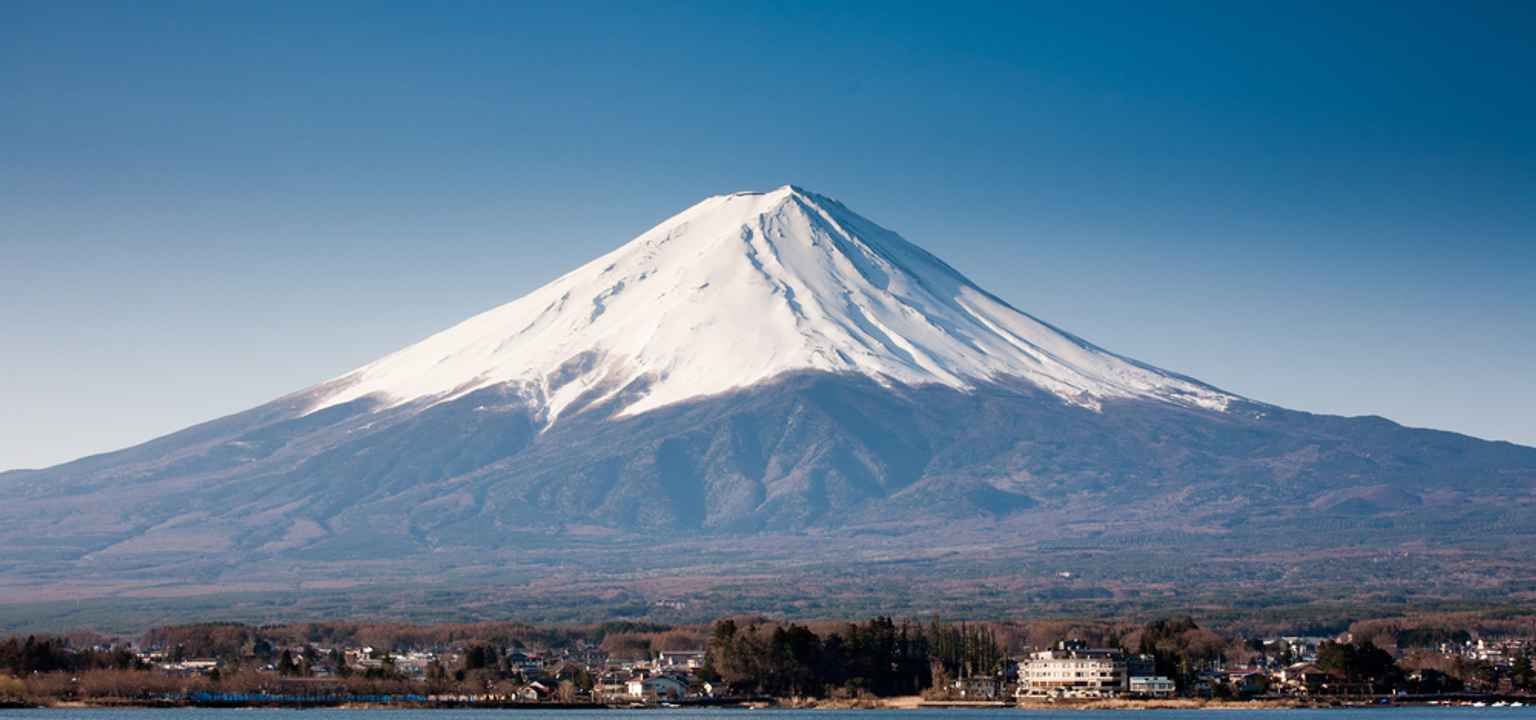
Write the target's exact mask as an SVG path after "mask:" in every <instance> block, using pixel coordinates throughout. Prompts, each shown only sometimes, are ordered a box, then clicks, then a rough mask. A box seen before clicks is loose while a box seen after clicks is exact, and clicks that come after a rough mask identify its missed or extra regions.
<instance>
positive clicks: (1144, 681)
mask: <svg viewBox="0 0 1536 720" xmlns="http://www.w3.org/2000/svg"><path fill="white" fill-rule="evenodd" d="M1128 684H1129V687H1130V694H1131V697H1138V698H1167V697H1173V696H1174V693H1176V692H1178V687H1177V686H1176V685H1174V682H1173V681H1172V680H1170V679H1168V678H1166V677H1163V676H1162V675H1132V676H1131V677H1130V680H1129V682H1128Z"/></svg>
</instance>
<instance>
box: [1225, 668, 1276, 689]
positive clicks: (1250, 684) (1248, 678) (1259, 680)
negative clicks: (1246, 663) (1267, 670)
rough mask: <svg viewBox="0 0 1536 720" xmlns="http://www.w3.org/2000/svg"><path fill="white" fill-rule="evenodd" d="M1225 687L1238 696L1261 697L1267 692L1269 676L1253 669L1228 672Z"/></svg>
mask: <svg viewBox="0 0 1536 720" xmlns="http://www.w3.org/2000/svg"><path fill="white" fill-rule="evenodd" d="M1227 687H1229V688H1231V689H1232V692H1233V693H1236V694H1238V695H1263V694H1264V693H1266V692H1269V676H1268V675H1265V674H1264V673H1263V671H1260V670H1258V669H1255V668H1238V669H1234V670H1228V671H1227Z"/></svg>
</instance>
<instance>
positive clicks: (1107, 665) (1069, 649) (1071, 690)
mask: <svg viewBox="0 0 1536 720" xmlns="http://www.w3.org/2000/svg"><path fill="white" fill-rule="evenodd" d="M1126 678H1127V676H1126V667H1125V655H1124V654H1123V653H1121V652H1120V651H1119V650H1112V649H1103V648H1089V647H1087V646H1085V645H1084V644H1083V643H1081V642H1078V641H1075V640H1068V641H1062V642H1059V643H1056V647H1054V648H1051V649H1050V650H1041V651H1039V652H1036V653H1033V654H1031V655H1030V656H1029V657H1028V658H1025V659H1024V660H1021V661H1019V690H1018V696H1019V697H1036V698H1039V697H1063V698H1103V697H1117V696H1119V695H1122V694H1124V693H1125V692H1126V689H1127V679H1126Z"/></svg>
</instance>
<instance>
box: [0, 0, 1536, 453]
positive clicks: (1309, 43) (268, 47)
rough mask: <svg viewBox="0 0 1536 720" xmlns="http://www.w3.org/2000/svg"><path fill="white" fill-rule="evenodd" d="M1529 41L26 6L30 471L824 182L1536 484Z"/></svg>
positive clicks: (190, 5)
mask: <svg viewBox="0 0 1536 720" xmlns="http://www.w3.org/2000/svg"><path fill="white" fill-rule="evenodd" d="M1532 37H1536V4H1530V3H1486V4H1480V3H1468V4H1458V5H1457V6H1456V7H1454V8H1452V7H1449V6H1444V4H1439V5H1437V4H1430V3H1411V2H1392V3H1381V4H1373V3H1367V2H1357V3H1315V4H1314V3H1306V2H1294V3H1251V4H1250V3H1217V4H1211V3H1188V4H1184V3H1144V2H1134V3H1107V4H1098V3H1010V4H1001V3H984V4H977V5H968V4H965V3H955V2H948V3H933V4H905V3H893V2H880V3H867V4H858V3H835V4H832V3H827V4H825V5H823V4H811V3H795V2H789V3H720V2H710V3H650V2H647V3H617V2H614V3H592V4H581V3H560V4H559V5H558V7H556V6H546V7H538V6H522V5H517V4H513V3H500V2H484V3H426V4H417V3H409V4H407V3H401V4H388V3H379V2H358V3H292V4H284V3H224V2H187V3H170V2H166V3H154V2H152V3H120V4H105V3H104V4H74V3H67V2H58V1H48V2H38V3H30V2H9V3H6V4H5V5H4V7H3V8H0V358H3V359H0V398H3V399H4V402H0V467H18V466H39V465H46V464H51V463H54V462H59V461H63V460H67V459H71V458H73V457H76V456H79V455H82V454H85V453H89V452H97V451H102V450H108V449H113V448H116V447H121V446H125V445H129V444H132V443H135V442H138V441H142V440H145V439H148V438H150V437H152V436H155V435H159V434H162V433H165V432H168V431H172V430H175V429H178V428H180V427H183V426H185V425H188V424H191V423H194V422H198V421H201V420H205V419H209V418H212V417H215V416H218V415H222V414H227V413H230V412H234V411H238V410H241V409H244V408H247V407H250V406H253V405H256V404H259V403H261V402H264V401H266V400H269V399H271V398H273V397H276V396H278V395H281V394H284V393H286V392H289V391H292V390H296V389H299V388H301V387H305V386H307V385H310V384H313V383H315V382H317V381H320V380H323V379H326V378H328V377H331V376H334V375H338V374H340V373H342V372H344V371H346V370H349V369H351V368H353V367H355V366H358V365H361V364H363V363H365V362H367V361H369V360H371V359H374V358H375V357H377V356H380V355H382V354H384V353H386V352H389V351H391V350H394V349H396V348H398V347H401V346H403V345H406V344H408V343H410V342H413V341H415V340H417V339H420V338H421V337H424V336H425V335H428V334H430V333H432V332H434V331H436V330H439V329H442V328H444V327H447V326H448V325H451V324H452V323H454V322H457V321H458V320H460V319H463V318H464V317H466V316H468V315H470V314H472V313H474V312H477V311H480V310H483V309H486V308H488V307H491V306H494V305H497V304H500V303H503V302H506V301H509V300H512V299H514V298H515V297H517V296H519V295H521V294H523V293H524V292H527V291H529V290H531V289H533V288H535V287H537V286H538V285H540V284H542V283H543V282H545V281H547V280H550V279H552V278H554V277H556V276H558V275H559V274H561V273H563V272H565V271H567V270H569V269H571V268H573V267H575V266H576V265H578V264H580V263H582V262H584V261H585V260H587V259H590V258H591V257H593V256H595V255H597V254H599V253H601V252H603V251H605V250H607V249H610V248H612V247H614V246H616V245H618V244H620V243H622V242H624V241H626V240H627V239H629V238H630V237H632V236H634V235H636V234H638V233H639V232H641V231H643V230H645V229H646V228H648V227H650V226H651V225H652V224H654V223H655V222H657V221H659V220H660V219H662V218H664V217H666V216H668V215H670V214H672V213H673V212H675V211H677V210H679V209H681V208H683V207H685V206H687V205H689V204H691V203H693V202H695V201H697V200H699V199H701V198H703V197H705V196H707V195H711V194H717V193H722V192H728V191H734V190H743V189H767V188H771V187H775V186H778V185H782V184H785V183H789V182H793V183H796V184H799V185H803V186H806V187H808V188H811V189H813V190H816V191H818V192H821V193H824V194H827V195H831V196H834V197H837V198H839V199H841V200H843V201H844V202H845V203H847V204H848V205H849V206H850V207H853V208H854V209H856V210H858V211H859V212H861V213H863V214H865V215H867V216H869V217H870V218H872V219H874V220H876V221H878V222H880V223H882V224H884V225H886V226H888V227H890V228H892V229H894V230H897V231H898V232H901V233H902V234H904V235H905V236H907V237H908V238H909V239H911V240H913V241H915V242H917V243H919V244H921V245H924V246H925V247H927V248H928V249H930V250H932V251H933V252H935V253H936V254H938V255H940V256H941V257H944V258H945V259H947V260H949V261H950V262H951V264H953V265H955V266H956V267H958V268H959V269H960V270H962V271H963V272H965V273H967V274H968V275H970V276H971V277H972V278H973V279H974V280H976V281H977V282H978V283H980V284H981V285H983V286H984V287H987V288H989V289H991V290H993V291H994V292H996V293H997V294H999V295H1000V296H1002V297H1004V298H1005V299H1007V300H1008V301H1010V302H1011V303H1013V304H1014V305H1016V306H1018V307H1019V308H1021V309H1024V310H1026V311H1028V312H1031V313H1034V314H1036V315H1038V316H1040V317H1042V318H1045V319H1047V320H1049V321H1051V322H1053V323H1056V324H1058V325H1060V326H1063V327H1065V328H1067V329H1069V330H1071V331H1073V332H1075V333H1077V334H1079V335H1082V336H1084V337H1087V338H1089V339H1091V340H1093V341H1095V342H1097V343H1099V344H1101V345H1104V346H1106V347H1108V348H1110V349H1112V350H1115V351H1117V352H1120V353H1124V354H1127V355H1130V356H1133V357H1136V358H1139V359H1141V360H1144V361H1147V362H1150V363H1153V364H1156V365H1159V366H1162V367H1166V368H1169V369H1173V370H1178V371H1181V372H1185V373H1188V374H1191V375H1193V376H1196V377H1199V378H1201V379H1204V380H1206V381H1208V382H1211V383H1213V384H1216V385H1218V386H1221V387H1223V388H1226V389H1228V390H1232V391H1234V392H1238V393H1241V394H1243V395H1247V396H1249V397H1253V398H1256V399H1260V400H1264V401H1269V402H1274V403H1278V404H1281V405H1286V406H1290V407H1295V408H1299V409H1305V410H1313V411H1318V412H1330V413H1342V414H1380V415H1384V416H1386V417H1389V418H1392V419H1394V420H1397V421H1399V422H1403V423H1405V424H1409V425H1415V426H1429V427H1439V428H1445V429H1451V430H1457V431H1461V432H1466V433H1469V434H1472V435H1477V436H1480V437H1487V438H1495V439H1506V440H1512V441H1517V442H1522V443H1525V444H1532V445H1536V361H1533V360H1532V358H1533V356H1536V133H1533V131H1532V128H1536V98H1533V96H1536V94H1533V93H1532V92H1531V91H1530V83H1531V77H1532V76H1533V75H1536V43H1532V42H1531V38H1532Z"/></svg>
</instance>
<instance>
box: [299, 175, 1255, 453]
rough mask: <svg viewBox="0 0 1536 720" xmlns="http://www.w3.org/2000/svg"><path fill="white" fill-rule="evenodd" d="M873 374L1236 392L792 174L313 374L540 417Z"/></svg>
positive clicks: (1135, 394) (1215, 400) (334, 389)
mask: <svg viewBox="0 0 1536 720" xmlns="http://www.w3.org/2000/svg"><path fill="white" fill-rule="evenodd" d="M799 370H819V371H826V372H833V373H857V374H861V375H864V376H868V377H870V378H873V379H874V380H875V381H877V382H879V383H882V384H889V383H902V384H907V385H923V384H931V383H937V384H940V385H945V386H949V387H953V388H959V389H970V388H973V387H975V386H976V385H977V384H978V383H1017V382H1027V383H1030V384H1033V385H1035V386H1038V387H1039V388H1042V389H1044V390H1046V391H1048V392H1050V393H1052V394H1054V395H1057V396H1059V397H1060V398H1061V399H1062V400H1064V401H1066V402H1068V403H1072V404H1075V405H1080V406H1084V407H1088V408H1093V409H1099V408H1100V407H1101V401H1102V400H1104V399H1109V398H1148V399H1156V400H1162V401H1167V402H1172V403H1177V404H1182V405H1188V406H1195V407H1201V408H1207V409H1213V410H1224V409H1225V408H1226V407H1227V404H1228V403H1229V402H1230V401H1232V400H1234V399H1235V397H1234V396H1232V395H1229V394H1226V393H1223V392H1221V391H1219V390H1216V389H1214V388H1211V387H1209V386H1206V385H1203V384H1201V383H1199V382H1196V381H1193V380H1191V379H1189V378H1185V377H1182V376H1178V375H1175V374H1172V373H1168V372H1164V371H1162V370H1158V369H1156V368H1153V367H1150V366H1147V365H1144V364H1141V363H1137V362H1135V361H1133V360H1130V359H1127V358H1123V357H1120V356H1118V355H1115V354H1112V353H1110V352H1107V351H1105V350H1103V349H1100V348H1098V347H1095V346H1094V345H1092V344H1089V343H1087V342H1085V341H1083V340H1081V339H1079V338H1077V337H1074V336H1072V335H1070V334H1068V333H1065V332H1063V331H1061V330H1058V329H1056V328H1054V327H1052V326H1051V325H1048V324H1046V323H1044V322H1041V321H1039V320H1037V319H1035V318H1033V317H1031V316H1029V315H1027V314H1025V313H1022V312H1019V311H1018V310H1015V309H1014V308H1012V307H1010V306H1009V305H1008V304H1007V303H1004V302H1003V301H1001V300H1000V299H998V298H997V297H995V296H993V295H991V294H990V293H987V292H986V291H984V290H982V289H981V288H979V287H977V286H976V285H975V284H974V283H972V282H971V281H970V280H968V279H966V278H965V277H964V276H962V275H961V274H960V273H958V272H956V271H955V270H954V269H953V268H951V267H949V266H948V265H946V264H945V263H944V262H943V261H941V260H939V259H938V258H936V257H934V256H933V255H930V254H929V253H928V252H926V251H924V250H923V249H922V248H919V247H918V246H916V245H913V244H912V243H910V242H908V241H906V240H905V239H903V238H901V237H900V236H899V235H897V234H896V233H894V232H891V231H889V230H886V229H884V228H882V227H880V226H878V225H876V224H875V223H873V222H871V221H869V220H867V219H865V218H863V217H861V216H860V215H858V214H856V213H854V212H853V211H851V210H849V209H848V208H847V207H845V206H844V205H843V204H842V203H839V202H837V201H836V200H832V199H830V198H827V197H824V196H821V195H817V194H815V193H811V192H807V191H805V190H803V189H800V188H798V187H794V186H785V187H781V188H779V189H777V190H774V191H772V192H766V193H755V192H742V193H734V194H730V195H720V196H716V197H711V198H709V199H707V200H704V201H703V202H700V203H699V204H697V205H694V206H693V207H691V208H688V209H687V210H684V211H683V212H681V213H679V214H677V215H675V216H673V217H672V218H670V219H668V220H666V221H664V222H662V223H661V224H660V225H657V226H656V227H654V228H652V229H651V230H649V231H647V232H646V233H644V234H642V235H640V236H639V237H637V238H635V239H634V240H632V241H630V242H629V243H627V244H625V245H624V246H622V247H620V248H618V249H617V250H614V251H613V252H610V253H608V254H607V255H604V256H602V257H600V258H598V259H596V260H593V261H592V262H590V263H587V264H586V265H584V266H582V267H580V268H578V269H576V270H575V271H573V272H571V273H569V274H567V275H565V276H564V277H561V278H559V279H558V280H555V281H554V282H552V283H550V284H548V285H545V286H544V287H542V288H539V289H538V290H535V291H534V292H532V293H529V294H528V295H526V296H524V297H522V298H520V299H518V300H516V301H514V302H511V303H508V304H506V305H502V306H501V307H497V308H495V309H492V310H489V311H487V312H484V313H482V314H480V315H477V316H475V317H472V318H470V319H469V320H466V321H465V322H463V323H460V324H459V325H456V326H454V327H452V328H450V329H448V330H445V331H443V332H441V333H438V334H436V335H433V336H431V337H429V338H427V339H425V340H422V341H421V342H418V343H416V344H415V345H412V346H410V347H407V348H405V349H403V350H400V351H398V352H396V353H394V354H391V355H389V356H387V357H384V358H382V359H380V360H378V361H376V362H374V363H371V364H369V365H367V366H365V367H362V368H359V369H358V370H355V371H353V372H351V373H348V374H347V375H344V376H342V377H340V378H337V379H336V380H334V381H332V382H330V383H327V384H326V385H324V386H322V388H325V389H324V390H323V391H322V392H321V393H320V395H319V397H318V400H317V402H316V404H315V405H314V406H313V407H312V408H311V411H313V410H318V409H321V408H324V407H328V406H332V405H336V404H339V403H343V402H347V401H350V400H354V399H357V398H361V397H373V398H376V399H378V400H380V401H382V402H383V403H384V406H385V407H388V406H395V405H400V404H403V403H407V402H413V401H418V400H425V401H427V402H428V403H434V402H442V401H445V400H449V399H452V398H456V397H459V396H462V395H464V394H466V393H468V392H471V391H473V390H476V389H479V388H482V387H486V386H489V385H494V384H502V383H509V384H511V385H512V386H513V387H515V388H517V389H518V392H519V393H520V394H522V395H523V396H524V397H526V398H527V400H528V401H529V403H530V405H531V406H533V407H534V408H536V409H538V410H539V411H540V412H541V413H542V414H543V417H544V420H545V421H546V422H551V423H552V422H554V421H555V420H556V419H557V418H558V417H559V416H560V415H561V413H562V412H565V411H567V410H572V411H574V409H575V408H580V407H585V406H587V405H590V404H592V403H594V402H602V401H613V402H616V404H617V405H618V406H619V407H621V408H622V411H621V414H628V415H632V414H636V413H641V412H645V411H647V410H651V409H654V408H658V407H662V406H665V405H668V404H671V403H676V402H679V401H682V400H687V399H690V398H697V397H701V396H707V395H713V394H717V393H721V392H724V391H728V390H732V389H736V388H743V387H748V386H751V385H754V384H756V383H759V382H761V381H764V380H768V379H770V378H773V377H775V376H778V375H781V374H783V373H787V372H791V371H799Z"/></svg>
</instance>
